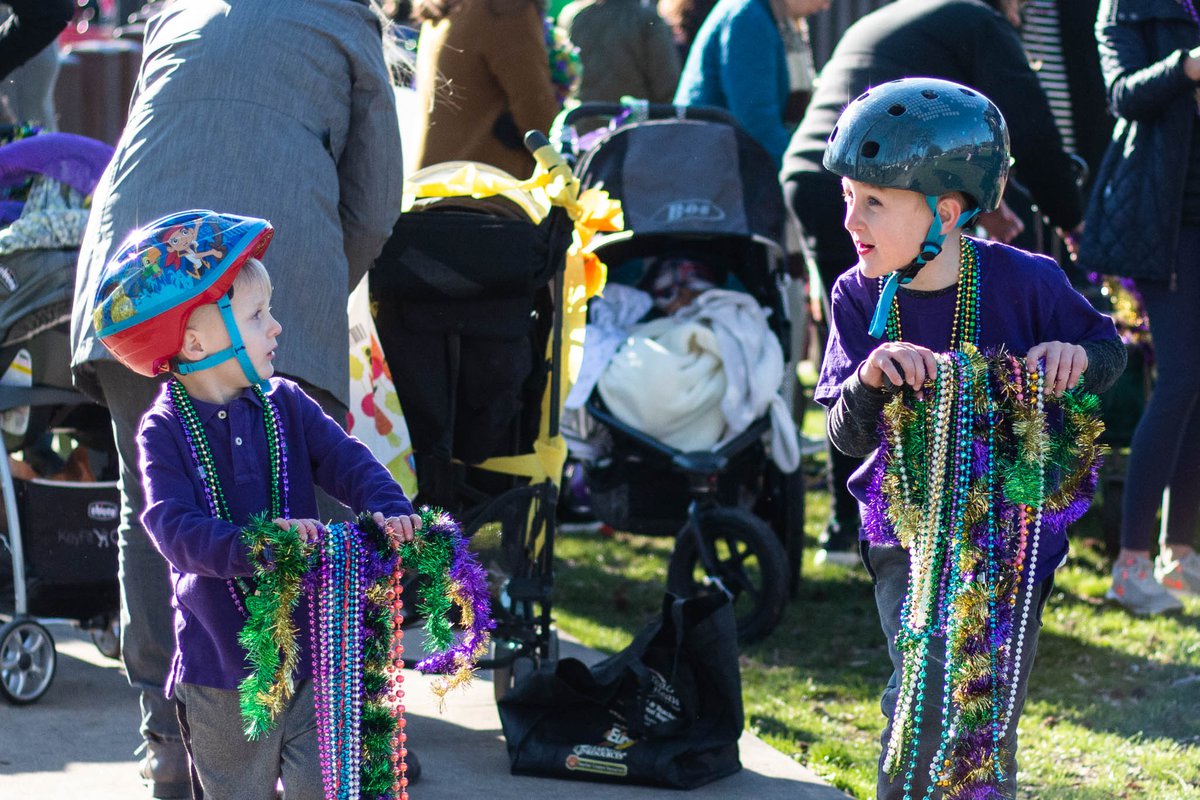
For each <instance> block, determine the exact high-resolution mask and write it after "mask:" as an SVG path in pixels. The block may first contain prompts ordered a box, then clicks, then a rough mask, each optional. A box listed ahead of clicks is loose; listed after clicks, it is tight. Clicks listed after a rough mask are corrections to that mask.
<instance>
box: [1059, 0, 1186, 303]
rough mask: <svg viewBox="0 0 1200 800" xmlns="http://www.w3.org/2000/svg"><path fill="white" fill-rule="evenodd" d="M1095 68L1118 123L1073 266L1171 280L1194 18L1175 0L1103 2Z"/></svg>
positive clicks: (1183, 172)
mask: <svg viewBox="0 0 1200 800" xmlns="http://www.w3.org/2000/svg"><path fill="white" fill-rule="evenodd" d="M1096 38H1097V40H1098V41H1099V45H1100V65H1101V68H1102V69H1103V71H1104V83H1105V87H1106V88H1107V92H1108V102H1109V106H1110V108H1111V110H1112V112H1113V114H1115V115H1117V117H1118V119H1117V124H1116V127H1115V128H1114V129H1113V141H1112V143H1111V144H1110V145H1109V147H1108V150H1107V151H1106V152H1105V155H1104V159H1103V160H1102V161H1101V162H1100V170H1099V172H1098V173H1097V175H1096V180H1095V182H1094V184H1093V190H1092V197H1091V200H1090V202H1089V204H1088V211H1087V216H1086V222H1087V225H1086V228H1085V230H1084V236H1083V243H1082V248H1083V249H1082V253H1081V254H1080V265H1081V266H1082V267H1083V268H1084V269H1086V270H1089V271H1095V272H1102V273H1109V274H1115V275H1125V276H1128V277H1132V278H1143V279H1149V280H1158V281H1171V282H1172V283H1173V282H1174V281H1173V279H1174V270H1175V251H1176V248H1177V246H1178V243H1179V228H1180V224H1181V222H1182V215H1183V213H1182V204H1183V190H1184V179H1185V177H1186V169H1185V167H1186V165H1187V163H1188V147H1189V146H1190V145H1191V141H1192V126H1193V125H1194V124H1195V120H1196V100H1195V96H1194V94H1193V92H1194V90H1195V89H1196V84H1194V83H1192V81H1191V80H1189V79H1188V77H1187V75H1186V74H1185V73H1184V71H1183V58H1184V56H1185V55H1186V54H1187V51H1188V49H1189V48H1191V47H1194V46H1195V45H1196V44H1197V30H1196V23H1195V22H1193V21H1192V19H1191V17H1190V16H1188V13H1187V11H1186V10H1184V8H1183V6H1182V5H1180V4H1179V3H1178V2H1176V0H1103V2H1101V4H1100V10H1099V13H1098V15H1097V20H1096Z"/></svg>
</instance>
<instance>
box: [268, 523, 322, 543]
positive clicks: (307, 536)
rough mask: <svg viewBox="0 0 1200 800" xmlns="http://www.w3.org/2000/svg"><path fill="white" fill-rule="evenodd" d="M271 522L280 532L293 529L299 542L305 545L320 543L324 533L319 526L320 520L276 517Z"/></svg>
mask: <svg viewBox="0 0 1200 800" xmlns="http://www.w3.org/2000/svg"><path fill="white" fill-rule="evenodd" d="M271 522H273V523H275V525H277V526H278V527H279V529H280V530H284V531H290V530H292V529H293V528H295V529H296V534H297V535H298V536H299V537H300V541H302V542H304V543H305V544H316V543H317V542H319V541H321V536H322V535H323V534H324V533H325V526H324V525H322V524H321V522H320V520H315V519H283V518H282V517H277V518H275V519H273V520H271Z"/></svg>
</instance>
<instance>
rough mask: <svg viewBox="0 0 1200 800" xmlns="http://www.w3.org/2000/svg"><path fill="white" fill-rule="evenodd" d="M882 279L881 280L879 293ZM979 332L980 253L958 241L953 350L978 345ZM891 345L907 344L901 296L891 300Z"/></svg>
mask: <svg viewBox="0 0 1200 800" xmlns="http://www.w3.org/2000/svg"><path fill="white" fill-rule="evenodd" d="M883 281H884V279H883V278H880V279H879V285H880V291H882V287H883ZM978 328H979V250H978V248H977V247H976V245H975V242H973V241H971V240H970V239H968V238H967V237H966V236H962V237H960V238H959V269H958V289H957V291H956V293H955V298H954V322H953V325H952V327H951V331H950V349H951V350H961V349H962V347H963V345H964V344H966V343H968V342H969V343H971V344H978ZM886 332H887V337H888V341H892V342H900V341H904V332H903V330H902V328H901V325H900V295H899V294H896V296H894V297H893V298H892V305H891V308H889V309H888V318H887V328H886Z"/></svg>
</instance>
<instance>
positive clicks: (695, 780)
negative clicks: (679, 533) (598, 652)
mask: <svg viewBox="0 0 1200 800" xmlns="http://www.w3.org/2000/svg"><path fill="white" fill-rule="evenodd" d="M499 710H500V722H501V724H502V726H503V728H504V737H505V739H506V740H507V742H508V755H509V761H510V762H511V765H512V772H513V774H515V775H547V776H552V777H558V778H575V779H580V780H593V781H603V782H605V783H614V784H623V783H636V784H646V785H651V786H665V787H670V788H677V789H691V788H693V787H696V786H701V785H703V784H706V783H708V782H710V781H713V780H716V779H717V778H723V777H725V776H727V775H732V774H733V773H735V772H737V771H738V770H739V769H741V767H742V765H741V762H740V761H739V759H738V744H737V743H738V737H739V736H741V733H742V724H743V716H742V686H741V675H740V673H739V672H738V652H737V625H736V622H735V620H734V614H733V607H732V606H731V605H730V603H729V600H728V598H726V597H725V595H723V594H716V595H704V596H701V597H695V598H687V599H683V598H676V597H674V596H673V595H667V596H666V597H665V598H664V600H663V613H662V616H661V617H660V618H659V619H656V620H655V621H654V622H652V623H651V624H650V625H648V626H647V627H646V628H644V629H643V630H642V631H641V632H640V633H638V635H637V636H636V637H635V638H634V640H633V642H632V643H631V644H630V645H629V647H627V648H625V649H624V650H622V651H621V652H619V653H617V654H615V655H613V656H610V657H609V658H607V659H605V660H604V661H601V662H599V663H597V664H595V665H594V666H592V667H590V668H589V667H588V666H586V665H585V664H584V663H583V662H582V661H579V660H578V659H574V658H564V659H562V660H560V661H559V662H558V663H557V664H554V665H549V664H548V665H546V666H545V667H544V668H543V669H542V670H539V671H538V672H535V673H533V674H532V675H530V676H529V677H528V678H526V679H525V680H523V681H521V682H519V683H518V684H517V685H516V686H514V687H513V689H512V690H511V691H510V692H509V693H508V694H507V695H506V696H505V697H504V699H503V700H501V701H500V703H499Z"/></svg>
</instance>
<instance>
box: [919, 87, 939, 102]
mask: <svg viewBox="0 0 1200 800" xmlns="http://www.w3.org/2000/svg"><path fill="white" fill-rule="evenodd" d="M921 97H924V98H925V99H926V100H937V99H938V93H937V92H935V91H934V90H933V89H925V90H923V91H922V92H921Z"/></svg>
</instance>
